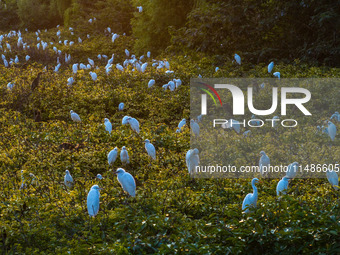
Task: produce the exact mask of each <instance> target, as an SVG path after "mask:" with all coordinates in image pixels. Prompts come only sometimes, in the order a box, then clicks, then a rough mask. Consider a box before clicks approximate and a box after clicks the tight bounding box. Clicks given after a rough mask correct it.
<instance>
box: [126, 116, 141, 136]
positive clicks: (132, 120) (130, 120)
mask: <svg viewBox="0 0 340 255" xmlns="http://www.w3.org/2000/svg"><path fill="white" fill-rule="evenodd" d="M127 121H128V123H129V124H130V127H131V128H132V130H133V131H136V132H137V133H138V134H139V122H138V120H136V119H135V118H132V117H129V118H128V119H127Z"/></svg>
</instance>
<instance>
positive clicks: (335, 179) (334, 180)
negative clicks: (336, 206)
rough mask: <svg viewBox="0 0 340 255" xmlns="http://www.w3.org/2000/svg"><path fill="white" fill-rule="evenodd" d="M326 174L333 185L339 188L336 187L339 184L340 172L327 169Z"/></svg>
mask: <svg viewBox="0 0 340 255" xmlns="http://www.w3.org/2000/svg"><path fill="white" fill-rule="evenodd" d="M326 176H327V180H328V181H329V183H330V184H331V185H332V187H333V188H334V189H335V190H338V189H339V188H338V187H335V186H339V177H338V174H337V173H336V172H335V171H333V170H330V169H327V172H326Z"/></svg>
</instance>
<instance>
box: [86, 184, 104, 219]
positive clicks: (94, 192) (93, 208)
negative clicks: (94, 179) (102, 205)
mask: <svg viewBox="0 0 340 255" xmlns="http://www.w3.org/2000/svg"><path fill="white" fill-rule="evenodd" d="M100 190H101V188H99V186H98V185H93V186H92V187H91V190H90V191H89V193H88V195H87V211H88V213H89V215H90V216H92V217H94V216H96V215H97V214H98V212H99V198H100V192H99V191H100Z"/></svg>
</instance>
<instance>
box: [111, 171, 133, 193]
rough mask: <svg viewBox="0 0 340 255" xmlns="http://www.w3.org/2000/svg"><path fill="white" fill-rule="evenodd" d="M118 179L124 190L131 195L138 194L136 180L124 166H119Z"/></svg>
mask: <svg viewBox="0 0 340 255" xmlns="http://www.w3.org/2000/svg"><path fill="white" fill-rule="evenodd" d="M116 174H117V179H118V182H119V183H120V185H121V186H122V188H123V190H124V191H125V192H127V193H128V194H129V195H130V196H131V197H135V196H136V182H135V179H134V178H133V176H132V175H131V174H129V173H128V172H125V170H124V169H123V168H118V169H117V171H116Z"/></svg>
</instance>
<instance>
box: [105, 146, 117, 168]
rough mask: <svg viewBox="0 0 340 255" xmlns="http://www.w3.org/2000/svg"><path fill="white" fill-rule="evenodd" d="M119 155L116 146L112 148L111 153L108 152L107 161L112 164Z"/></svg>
mask: <svg viewBox="0 0 340 255" xmlns="http://www.w3.org/2000/svg"><path fill="white" fill-rule="evenodd" d="M117 155H118V148H117V147H115V148H114V149H113V150H111V151H110V152H109V154H107V161H108V163H109V165H112V164H113V163H114V162H115V161H116V159H117Z"/></svg>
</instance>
